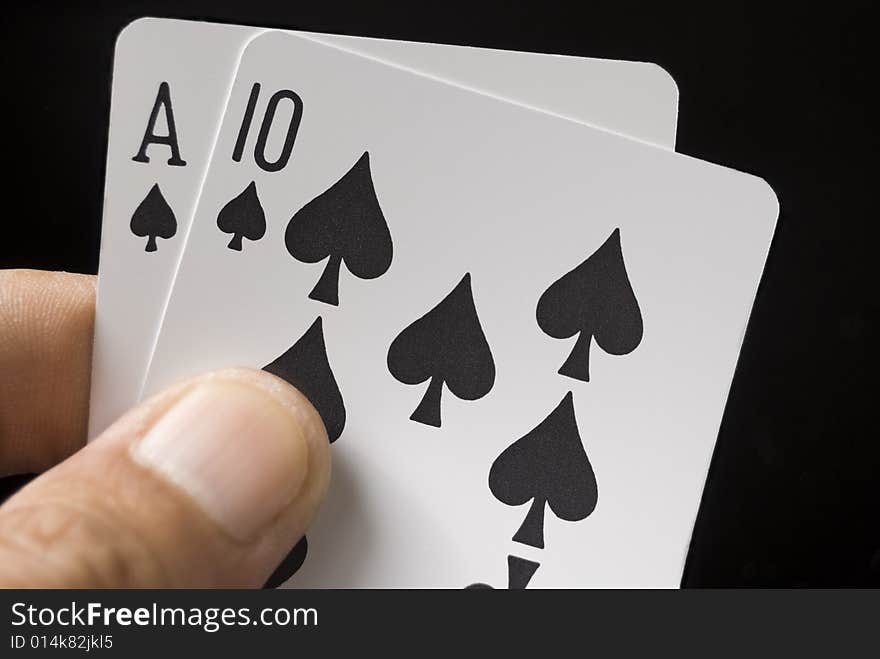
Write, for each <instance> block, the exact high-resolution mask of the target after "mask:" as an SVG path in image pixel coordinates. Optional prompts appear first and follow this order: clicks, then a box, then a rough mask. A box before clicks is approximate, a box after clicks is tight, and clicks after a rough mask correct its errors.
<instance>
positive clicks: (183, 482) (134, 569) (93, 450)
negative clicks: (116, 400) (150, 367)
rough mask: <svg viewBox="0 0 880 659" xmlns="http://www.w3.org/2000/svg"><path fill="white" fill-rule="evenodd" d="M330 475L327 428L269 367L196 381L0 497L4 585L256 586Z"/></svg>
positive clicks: (0, 581) (298, 532)
mask: <svg viewBox="0 0 880 659" xmlns="http://www.w3.org/2000/svg"><path fill="white" fill-rule="evenodd" d="M329 477H330V451H329V442H328V441H327V433H326V431H325V429H324V425H323V423H322V422H321V418H320V417H319V416H318V413H317V412H316V411H315V408H314V407H312V405H311V404H310V403H309V402H308V400H307V399H306V398H305V397H304V396H303V395H302V394H301V393H299V392H298V391H297V390H296V389H294V388H293V387H291V386H290V385H288V384H287V383H286V382H284V381H283V380H280V379H278V378H276V377H275V376H273V375H270V374H268V373H265V372H262V371H253V370H249V369H234V370H226V371H219V372H216V373H211V374H208V375H203V376H200V377H198V378H194V379H192V380H188V381H186V382H184V383H182V384H179V385H177V386H175V387H173V388H171V389H168V390H166V391H164V392H162V393H161V394H159V395H157V396H155V397H154V398H152V399H150V400H148V401H147V402H145V403H143V404H141V405H139V406H138V407H137V408H135V409H134V410H132V411H130V412H129V413H128V414H126V415H125V416H124V417H122V418H121V419H120V420H119V421H117V422H116V424H114V425H113V426H111V427H110V428H109V429H108V430H107V431H106V432H104V433H103V434H102V435H101V436H100V437H99V438H98V439H97V440H96V441H94V442H92V443H91V444H89V445H87V446H86V447H85V448H83V449H82V450H80V451H79V452H77V453H75V454H74V455H73V456H71V457H70V458H68V459H67V460H65V461H64V462H62V463H61V464H59V465H58V466H56V467H54V468H53V469H51V470H49V471H48V472H46V473H45V474H43V475H42V476H40V477H39V478H37V479H35V480H34V481H33V482H31V483H30V484H29V485H27V486H26V487H24V488H23V489H22V490H20V491H19V492H18V493H17V494H16V495H15V496H13V497H12V498H11V499H9V500H8V501H7V502H6V503H5V504H3V505H2V506H0V586H4V587H16V586H18V587H22V586H39V587H49V588H71V587H87V588H117V587H130V588H138V587H150V588H167V587H212V586H245V587H257V586H261V585H262V584H263V583H264V582H265V581H266V578H267V577H268V576H269V574H270V573H271V572H272V571H273V569H274V568H275V567H276V566H277V565H278V563H279V562H281V560H282V559H283V558H284V557H285V555H286V554H287V553H288V552H289V551H290V549H291V548H292V547H293V546H294V545H295V544H296V543H297V541H298V540H299V539H300V538H301V537H302V536H303V534H304V533H305V531H306V528H307V527H308V525H309V523H310V522H311V519H312V517H313V516H314V514H315V512H316V510H317V508H318V505H319V504H320V502H321V500H322V499H323V497H324V493H325V491H326V489H327V485H328V480H329Z"/></svg>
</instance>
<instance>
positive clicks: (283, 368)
mask: <svg viewBox="0 0 880 659" xmlns="http://www.w3.org/2000/svg"><path fill="white" fill-rule="evenodd" d="M263 370H264V371H267V372H268V373H272V374H273V375H277V376H278V377H279V378H281V379H282V380H286V381H287V382H289V383H290V384H292V385H293V386H294V387H296V388H297V389H299V390H300V391H301V392H302V393H303V395H305V397H306V398H308V399H309V401H310V402H311V403H312V405H314V406H315V409H316V410H317V411H318V414H320V415H321V420H323V421H324V427H325V428H326V429H327V436H328V438H329V439H330V443H331V444H332V443H333V442H335V441H336V440H337V439H339V436H340V435H341V434H342V430H343V428H345V403H344V402H343V400H342V394H341V393H339V386H338V385H337V384H336V378H335V377H334V375H333V371H332V370H331V369H330V362H329V361H328V359H327V348H326V346H325V345H324V330H323V325H322V322H321V317H320V316H318V318H317V319H316V320H315V322H313V323H312V326H311V327H309V329H308V330H306V333H305V334H303V335H302V337H300V338H299V339H298V340H297V341H296V343H294V344H293V345H292V346H290V348H288V349H287V350H286V351H285V352H284V354H282V355H281V356H279V357H278V358H277V359H275V360H273V361H272V362H271V363H270V364H267V365H266V366H264V367H263Z"/></svg>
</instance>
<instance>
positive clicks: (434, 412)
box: [388, 273, 495, 428]
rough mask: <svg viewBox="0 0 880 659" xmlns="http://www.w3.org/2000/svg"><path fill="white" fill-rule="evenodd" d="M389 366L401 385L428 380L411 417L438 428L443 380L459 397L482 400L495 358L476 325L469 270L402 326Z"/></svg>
mask: <svg viewBox="0 0 880 659" xmlns="http://www.w3.org/2000/svg"><path fill="white" fill-rule="evenodd" d="M388 370H389V371H391V375H393V376H394V377H395V378H396V379H397V380H398V381H400V382H402V383H404V384H421V383H422V382H425V381H426V380H428V389H427V390H426V391H425V395H424V397H423V398H422V402H421V403H419V406H418V407H417V408H416V410H415V412H413V414H412V416H410V419H412V420H413V421H418V422H419V423H424V424H427V425H429V426H435V427H437V428H439V427H440V423H441V420H440V396H441V393H442V391H443V384H444V383H445V384H446V386H447V387H448V388H449V391H451V392H452V393H453V394H455V395H456V396H458V397H459V398H461V399H463V400H476V399H478V398H482V397H483V396H485V395H486V394H488V393H489V391H490V390H491V389H492V386H493V385H494V384H495V360H494V359H493V358H492V351H491V350H490V349H489V343H488V342H487V341H486V336H485V334H484V333H483V328H482V327H481V326H480V319H479V317H478V316H477V309H476V306H475V305H474V294H473V291H472V290H471V276H470V273H468V274H466V275H465V276H464V277H462V279H461V281H460V282H459V283H458V285H457V286H456V287H455V288H454V289H453V290H452V292H451V293H449V295H447V296H446V297H445V298H443V300H441V301H440V303H439V304H438V305H437V306H435V307H434V308H433V309H431V310H430V311H429V312H428V313H426V314H425V315H424V316H422V317H421V318H419V319H418V320H416V321H415V322H413V323H412V324H411V325H409V326H408V327H406V328H405V329H404V330H403V331H402V332H401V333H400V334H398V336H397V338H395V339H394V341H393V342H392V343H391V347H390V348H389V349H388Z"/></svg>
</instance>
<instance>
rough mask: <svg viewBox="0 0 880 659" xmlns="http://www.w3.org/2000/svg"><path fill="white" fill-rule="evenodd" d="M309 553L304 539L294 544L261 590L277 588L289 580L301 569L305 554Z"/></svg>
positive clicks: (307, 543)
mask: <svg viewBox="0 0 880 659" xmlns="http://www.w3.org/2000/svg"><path fill="white" fill-rule="evenodd" d="M308 552H309V542H308V540H306V537H305V536H303V537H302V539H301V540H300V541H299V542H297V543H296V545H295V546H294V547H293V549H291V550H290V553H289V554H287V556H285V558H284V560H283V561H281V563H280V564H279V565H278V567H276V568H275V571H274V572H273V573H272V574H271V575H270V576H269V578H268V579H267V580H266V583H265V584H264V585H263V588H278V586H280V585H281V584H283V583H284V582H285V581H287V580H288V579H290V577H292V576H293V575H294V574H296V571H297V570H299V569H300V568H301V567H302V564H303V563H304V562H305V560H306V554H307V553H308Z"/></svg>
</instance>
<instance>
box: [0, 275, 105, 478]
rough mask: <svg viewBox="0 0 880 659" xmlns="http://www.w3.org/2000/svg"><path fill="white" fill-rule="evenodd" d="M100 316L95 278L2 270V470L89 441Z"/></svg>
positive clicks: (45, 461)
mask: <svg viewBox="0 0 880 659" xmlns="http://www.w3.org/2000/svg"><path fill="white" fill-rule="evenodd" d="M94 318H95V278H94V277H92V276H89V275H78V274H70V273H63V272H42V271H38V270H0V475H4V474H16V473H22V472H32V471H43V470H45V469H47V468H49V467H51V466H52V465H54V464H56V463H58V462H60V461H61V460H63V459H64V458H66V457H67V456H68V455H70V454H71V453H73V452H75V451H76V450H77V449H79V448H80V447H81V446H83V445H84V444H85V441H86V431H87V423H88V401H89V377H90V370H91V366H90V364H91V354H92V333H93V327H94Z"/></svg>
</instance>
